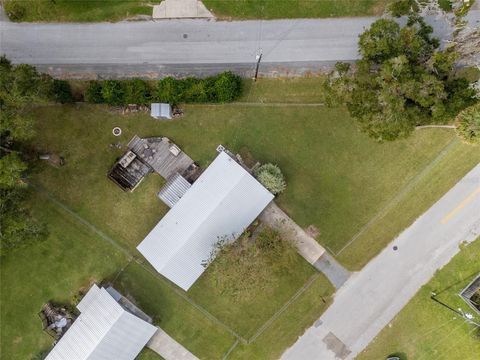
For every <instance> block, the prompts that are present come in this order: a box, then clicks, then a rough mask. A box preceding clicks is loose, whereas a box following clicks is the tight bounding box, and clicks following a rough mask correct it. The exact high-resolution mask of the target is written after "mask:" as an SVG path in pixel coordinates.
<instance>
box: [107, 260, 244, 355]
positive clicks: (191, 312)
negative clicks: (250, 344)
mask: <svg viewBox="0 0 480 360" xmlns="http://www.w3.org/2000/svg"><path fill="white" fill-rule="evenodd" d="M114 287H115V288H116V289H117V290H119V291H120V292H121V293H123V294H125V295H126V296H129V297H132V298H133V299H135V301H136V303H137V304H138V305H139V307H140V308H141V309H142V310H143V311H145V312H146V313H147V314H149V315H150V316H152V318H153V319H154V323H155V324H156V325H158V326H160V327H161V328H162V329H163V330H165V331H166V332H167V333H168V334H169V335H171V336H172V337H174V338H175V339H176V340H177V341H178V342H180V343H181V344H182V345H183V346H185V347H186V348H187V349H188V350H190V351H191V352H192V353H193V354H195V355H196V356H198V357H199V358H201V359H220V358H221V357H222V355H223V354H224V353H226V352H227V350H228V349H229V347H230V346H231V345H232V343H233V342H234V341H235V338H234V336H233V335H231V334H230V333H229V332H228V331H227V330H225V328H223V327H222V326H221V325H219V324H218V323H216V322H214V321H212V320H211V319H209V318H208V317H207V316H205V315H204V314H203V313H202V312H201V311H199V310H198V308H196V307H195V306H193V305H192V304H190V303H189V302H188V301H187V300H186V299H185V298H183V297H181V296H180V295H178V294H177V293H176V292H175V291H173V290H172V289H173V287H172V285H170V284H168V283H167V281H166V280H164V279H162V278H160V277H159V275H157V274H156V273H154V272H153V270H152V272H149V271H147V270H145V268H143V267H142V266H140V265H138V264H137V263H130V264H129V266H128V267H127V268H126V269H125V270H124V271H123V272H122V273H121V274H120V276H119V277H118V279H117V280H116V281H115V283H114ZM179 291H180V290H179Z"/></svg>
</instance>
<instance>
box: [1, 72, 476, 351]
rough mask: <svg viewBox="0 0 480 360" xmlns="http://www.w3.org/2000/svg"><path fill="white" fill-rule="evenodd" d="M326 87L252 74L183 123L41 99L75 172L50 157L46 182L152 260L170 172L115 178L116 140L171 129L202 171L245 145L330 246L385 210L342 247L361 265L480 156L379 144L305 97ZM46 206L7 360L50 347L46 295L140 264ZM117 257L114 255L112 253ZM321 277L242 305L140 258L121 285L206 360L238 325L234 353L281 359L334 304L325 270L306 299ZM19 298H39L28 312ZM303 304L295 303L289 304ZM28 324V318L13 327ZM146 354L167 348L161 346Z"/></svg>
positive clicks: (42, 115)
mask: <svg viewBox="0 0 480 360" xmlns="http://www.w3.org/2000/svg"><path fill="white" fill-rule="evenodd" d="M320 83H321V79H319V78H308V79H296V80H260V81H259V82H257V83H256V84H255V85H253V84H252V83H247V86H246V91H245V94H244V96H243V97H242V99H241V100H240V102H239V103H235V104H230V105H195V106H193V105H189V106H185V107H184V110H185V116H184V117H183V118H182V119H180V120H178V121H172V122H159V121H154V120H153V119H151V118H150V117H149V116H148V115H147V114H136V115H128V116H121V115H119V114H117V113H113V112H110V111H108V109H107V108H106V107H104V106H95V105H85V104H80V105H68V106H56V105H55V106H42V107H35V108H32V110H31V113H32V115H33V116H35V117H36V119H37V120H38V129H37V130H38V134H39V136H37V138H36V140H35V146H36V147H37V149H39V150H41V151H50V152H55V153H58V154H61V155H62V156H64V157H65V160H66V164H65V166H63V167H61V168H53V167H50V166H48V165H47V164H39V165H38V167H37V169H36V171H35V173H34V174H33V175H32V181H33V182H34V183H35V184H38V185H39V186H40V187H41V188H44V189H45V190H46V191H47V192H49V193H51V194H52V195H53V196H54V197H55V198H56V199H58V200H59V201H61V202H62V203H64V204H66V205H67V206H68V207H69V208H70V209H72V211H73V212H75V213H76V214H78V215H79V216H81V217H82V218H84V219H85V220H86V221H88V222H90V223H91V224H93V225H94V226H96V227H98V228H99V230H101V231H102V232H103V233H105V234H106V235H108V236H110V237H112V238H113V239H114V240H115V241H117V242H118V243H119V244H120V245H121V246H122V247H123V248H124V249H126V251H127V252H130V253H132V254H136V255H138V256H139V254H138V253H137V252H136V250H135V247H136V245H138V243H139V242H140V241H141V240H142V239H143V237H144V236H145V235H146V234H147V233H148V232H149V231H150V229H151V228H152V227H153V226H154V225H155V223H156V222H157V221H158V220H159V219H160V218H161V217H162V216H163V214H164V213H165V211H166V210H167V209H166V207H165V206H164V205H162V204H161V202H160V201H159V200H158V199H157V198H156V192H157V191H158V189H159V188H160V186H161V185H162V184H163V180H162V179H161V178H160V177H159V176H157V175H153V174H152V175H149V177H148V178H147V179H146V180H145V181H144V182H143V183H142V184H141V185H140V186H139V188H138V189H137V190H136V191H135V192H133V193H124V192H122V191H121V190H120V189H119V188H118V187H117V186H116V185H115V184H113V183H112V182H110V181H108V180H107V178H106V173H107V171H108V170H109V168H110V167H111V166H112V164H113V163H114V161H115V159H116V158H117V157H118V156H120V155H121V154H122V153H123V151H124V150H118V149H115V148H112V147H111V146H110V144H112V143H116V142H120V143H122V144H126V143H127V142H128V141H129V140H130V138H131V137H132V136H133V135H134V134H138V135H140V136H158V135H163V136H168V137H169V138H170V139H172V140H173V141H174V142H176V143H177V144H178V145H179V146H181V147H182V148H183V149H184V150H185V151H186V152H187V153H188V154H189V155H190V156H191V157H192V158H194V159H195V160H196V161H198V162H199V163H200V165H202V166H206V165H208V163H209V162H210V161H211V160H212V159H213V157H214V156H215V147H216V146H217V145H218V144H224V145H226V146H228V147H230V148H231V149H232V150H234V151H238V150H240V149H242V148H247V149H248V150H249V151H250V152H251V154H252V155H253V156H254V157H255V158H257V159H258V160H260V161H271V162H274V163H278V165H279V166H280V167H281V169H282V170H283V171H284V173H285V175H286V178H287V183H288V187H287V190H286V192H285V193H284V194H282V195H281V196H280V197H279V198H278V202H279V204H280V205H281V206H282V208H284V209H285V210H286V211H287V212H288V213H289V214H290V215H291V216H292V217H293V219H295V220H296V221H297V222H298V223H299V224H300V225H301V226H308V225H310V224H314V225H315V226H316V227H317V228H318V229H319V230H320V235H319V237H318V240H319V242H320V243H322V244H323V245H325V246H328V247H329V248H332V249H333V250H334V252H336V251H338V250H339V249H341V248H342V247H344V245H345V244H347V243H348V242H349V241H350V240H351V239H352V237H353V236H355V234H357V233H358V232H359V231H360V230H361V229H362V228H364V226H365V224H367V223H369V222H370V221H371V220H372V218H373V219H375V221H373V222H371V225H370V226H369V227H368V229H367V230H366V231H365V232H364V233H363V235H362V236H360V237H358V238H357V240H356V241H355V242H353V243H352V245H350V246H349V247H348V248H347V249H346V250H344V251H343V252H342V254H341V255H340V259H341V260H342V262H343V263H344V264H346V265H347V266H349V267H351V268H359V267H361V266H362V264H364V263H365V262H366V261H368V259H370V258H371V257H372V256H374V255H375V254H376V253H378V251H379V250H381V249H382V248H383V247H384V246H385V245H386V244H387V243H388V242H389V241H391V240H392V238H393V237H394V236H395V234H397V233H398V232H399V231H401V230H402V228H404V227H405V226H408V225H409V223H411V221H413V219H415V218H416V217H417V216H419V215H420V214H421V212H422V211H423V210H424V209H426V208H428V206H429V205H430V204H431V203H433V202H434V201H435V200H436V199H438V198H439V197H440V196H441V195H442V193H443V192H445V191H446V190H448V187H449V186H451V185H453V184H454V183H455V182H456V181H457V180H458V179H459V178H461V177H462V176H463V175H464V174H465V173H466V172H467V171H468V170H470V169H471V168H472V167H473V166H474V165H475V164H476V163H478V162H479V161H480V152H478V149H476V148H474V147H468V146H466V145H463V144H461V143H460V142H458V141H457V140H456V138H455V135H454V133H453V132H452V131H449V130H445V129H428V130H424V131H417V132H416V133H415V134H413V136H412V137H411V138H409V139H407V140H401V141H397V142H394V143H386V144H378V143H375V142H374V141H372V140H370V139H369V138H368V137H366V136H365V135H363V134H361V133H360V132H358V131H357V129H356V128H355V126H354V125H353V123H352V120H351V119H350V118H349V116H348V114H347V113H346V111H345V110H343V109H329V108H325V107H321V106H313V107H305V106H301V105H300V106H299V105H295V104H303V103H320V102H322V96H321V92H320V91H319V87H320ZM255 102H259V103H260V104H254V103H255ZM268 102H271V103H272V102H273V103H289V104H290V105H286V106H270V105H268V104H266V103H268ZM114 126H120V127H121V128H122V130H123V134H122V136H120V137H119V138H116V137H114V136H113V135H112V134H111V129H112V128H113V127H114ZM399 194H401V196H399ZM35 204H36V205H35V206H36V207H35V209H36V210H35V213H36V214H37V215H38V216H39V217H41V218H42V219H44V220H45V221H46V222H47V223H48V224H50V227H51V228H52V230H51V236H50V239H49V240H48V241H47V242H46V243H44V244H41V245H38V246H35V247H32V248H29V249H26V250H25V252H22V253H19V255H18V256H12V257H9V258H7V259H6V260H5V261H2V264H1V266H2V268H1V271H2V285H1V286H2V290H3V291H2V295H1V300H2V309H1V311H2V334H3V336H2V351H3V352H4V354H6V355H7V358H15V357H11V356H13V355H11V354H17V351H18V354H20V355H19V356H20V357H19V358H24V357H28V356H31V355H32V354H34V353H35V352H38V351H40V350H42V349H43V348H45V347H46V346H48V344H49V343H50V339H48V337H47V336H46V335H44V334H43V333H41V331H40V329H37V326H38V327H39V322H38V320H37V318H36V313H37V312H38V309H39V307H40V306H41V305H42V304H43V303H44V302H45V301H47V300H49V299H50V298H54V299H55V298H59V299H65V300H68V299H69V298H70V297H71V296H72V295H73V293H75V292H76V291H78V289H79V287H81V286H86V285H87V284H88V283H89V281H90V280H91V279H103V278H108V277H109V276H111V275H112V274H116V273H117V272H118V271H119V269H120V268H121V267H123V266H124V265H125V264H126V262H127V259H126V256H125V255H124V254H122V253H118V252H116V251H115V249H116V248H115V247H113V246H112V245H111V244H108V243H105V240H104V239H101V238H99V237H98V236H96V235H94V234H91V233H90V231H86V230H85V229H84V228H82V226H79V224H78V223H77V222H76V221H74V218H73V219H72V217H71V215H70V216H66V214H65V213H63V212H62V211H58V210H57V209H56V208H53V207H52V206H51V205H48V204H49V202H46V201H45V199H41V198H36V199H35ZM379 213H380V214H381V215H382V216H378V214H379ZM139 218H141V221H138V219H139ZM132 219H136V220H135V221H132ZM105 256H109V257H111V258H112V260H111V261H105ZM140 258H141V257H140ZM31 259H33V260H31ZM65 259H71V262H70V261H65ZM52 264H53V265H52ZM37 268H38V269H39V270H38V271H37V270H36V269H37ZM33 272H36V276H35V277H32V276H31V274H32V273H33ZM311 274H312V270H311V268H310V267H309V266H308V265H306V264H305V263H302V262H301V261H299V263H298V265H296V266H295V270H292V274H288V275H285V276H282V277H281V279H279V280H278V283H279V286H280V288H278V289H274V294H275V297H278V298H276V299H273V300H272V299H271V298H269V297H267V296H263V297H262V296H259V298H258V299H256V301H255V303H251V304H248V303H245V304H240V306H236V305H235V304H233V303H232V302H231V301H229V299H227V298H221V297H217V296H214V295H213V289H212V286H213V285H212V283H211V282H210V280H211V279H210V280H209V279H208V271H207V272H206V273H205V278H202V279H201V280H200V282H199V283H198V286H197V285H195V287H194V288H193V289H192V290H191V291H190V292H189V293H187V294H186V296H187V298H185V293H183V292H181V293H178V291H179V290H175V288H174V287H172V286H171V285H170V284H169V283H168V282H167V281H166V280H165V279H163V278H161V277H160V276H159V275H157V274H156V273H154V272H153V273H151V272H148V271H147V270H145V269H144V268H143V267H141V266H139V265H138V264H136V263H131V264H130V265H129V266H128V267H127V268H126V270H125V271H124V272H123V273H122V274H121V275H120V277H119V278H118V279H117V281H116V284H117V285H118V287H119V288H120V289H121V290H122V291H124V292H126V293H127V294H129V295H131V296H132V297H133V298H134V299H135V300H136V301H137V302H138V303H139V305H140V306H141V307H142V308H144V310H145V311H146V312H147V313H150V314H151V315H154V316H155V319H156V320H157V321H158V322H159V324H160V325H161V326H162V327H163V328H165V330H166V331H167V332H170V335H171V336H173V337H174V338H176V339H178V340H179V341H180V342H182V344H183V345H184V346H186V347H187V348H188V349H190V350H191V351H192V352H193V353H194V354H196V355H198V356H200V357H201V358H206V359H211V358H219V357H222V356H223V354H225V352H226V351H227V350H228V349H230V348H231V347H232V345H233V344H234V343H235V342H236V339H235V337H234V335H233V334H232V333H231V332H229V330H227V328H229V329H231V330H232V331H234V332H238V333H239V335H240V336H242V337H248V338H249V339H250V341H249V342H243V343H242V341H240V342H238V343H237V345H236V346H235V347H234V348H233V350H232V352H231V354H230V355H229V358H232V359H251V358H262V359H264V358H265V359H274V358H278V356H279V354H280V353H281V352H282V351H283V350H284V349H285V348H286V347H287V346H289V345H290V344H292V343H293V342H294V341H295V340H296V338H297V337H298V336H299V335H300V334H301V333H302V331H303V330H304V329H305V328H306V327H308V326H310V325H311V323H312V322H313V321H314V320H315V319H316V318H318V316H319V315H320V314H321V312H322V311H323V310H324V309H325V308H326V306H327V305H328V303H329V302H330V301H331V300H330V294H331V293H332V292H333V289H332V288H331V285H330V284H329V283H328V281H327V280H326V279H325V278H324V277H323V276H321V275H319V276H318V277H317V278H315V279H314V281H313V282H312V283H311V284H310V286H308V287H307V288H306V289H305V291H304V292H303V293H301V294H298V297H297V296H293V295H294V294H295V293H296V292H297V291H298V290H299V289H300V288H301V287H302V286H303V285H304V284H305V282H306V281H307V279H312V277H311ZM7 289H8V292H7V291H6V290H7ZM205 289H210V290H212V291H208V290H205ZM17 294H19V295H17ZM27 294H28V295H27ZM152 294H154V295H155V296H153V295H152ZM18 296H20V297H22V298H23V297H27V298H28V299H29V300H28V301H25V305H23V307H18V309H17V305H16V302H18V299H19V297H18ZM292 296H293V297H292ZM189 299H190V300H189ZM289 300H291V304H290V305H289V306H288V307H286V308H282V306H283V305H284V304H285V303H286V302H287V301H289ZM190 301H194V303H195V304H200V305H201V306H202V307H204V308H206V310H208V311H209V312H210V313H211V314H212V315H213V316H215V317H216V318H217V319H218V320H214V319H212V318H211V317H210V316H208V315H206V314H205V313H204V312H203V310H199V308H198V307H195V306H199V305H192V304H191V303H190ZM270 303H271V304H270ZM270 305H271V306H270ZM281 308H282V311H281V312H278V311H279V310H280V309H281ZM195 309H196V310H195ZM274 313H275V315H274V316H273V318H272V315H273V314H274ZM17 317H18V318H17ZM17 320H18V321H19V324H20V325H19V326H12V324H13V322H15V321H17ZM219 322H221V323H224V325H222V324H220V323H219ZM264 324H267V325H268V326H265V328H263V326H264ZM207 328H208V329H209V330H208V331H204V329H207ZM8 355H11V356H10V357H9V356H8ZM142 356H143V357H144V358H145V359H150V358H152V357H154V355H153V354H151V353H148V352H146V353H145V354H142Z"/></svg>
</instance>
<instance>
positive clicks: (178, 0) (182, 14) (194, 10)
mask: <svg viewBox="0 0 480 360" xmlns="http://www.w3.org/2000/svg"><path fill="white" fill-rule="evenodd" d="M152 17H153V18H154V19H155V20H159V19H213V18H214V16H213V14H212V13H211V12H210V11H208V9H207V8H206V7H205V5H203V3H202V2H201V1H199V0H163V1H162V2H161V3H160V5H154V6H153V15H152Z"/></svg>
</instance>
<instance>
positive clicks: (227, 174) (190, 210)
mask: <svg viewBox="0 0 480 360" xmlns="http://www.w3.org/2000/svg"><path fill="white" fill-rule="evenodd" d="M272 199H273V195H272V194H271V193H270V192H269V191H268V190H267V189H265V188H264V187H263V186H262V185H261V184H260V183H259V182H258V181H257V180H256V179H255V178H254V177H253V176H251V175H250V174H249V173H248V172H247V171H246V170H245V169H244V168H243V167H241V166H240V165H239V164H238V163H237V162H236V161H235V160H233V159H232V158H231V157H230V156H229V155H227V154H226V153H225V152H221V153H220V154H219V155H218V156H217V158H216V159H215V160H214V161H213V162H212V164H211V165H210V166H209V167H208V168H207V169H206V170H205V171H204V172H203V174H202V175H201V176H200V177H199V178H198V179H197V181H195V183H194V184H193V185H192V187H191V188H190V189H189V190H188V191H187V192H186V193H185V195H183V197H182V198H181V199H180V200H179V201H178V202H177V204H176V205H175V206H174V207H173V208H172V209H171V210H170V211H169V212H168V213H167V214H166V215H165V216H164V217H163V218H162V220H160V222H159V223H158V224H157V225H156V226H155V227H154V228H153V230H152V231H151V232H150V233H149V234H148V235H147V237H146V238H145V239H144V240H143V241H142V242H141V243H140V244H139V245H138V247H137V249H138V250H139V251H140V252H141V253H142V254H143V256H145V258H146V259H147V260H148V261H149V262H150V263H151V264H152V265H153V267H154V268H155V269H156V270H157V271H158V272H159V273H161V274H162V275H164V276H165V277H167V278H168V279H170V280H171V281H172V282H174V283H175V284H177V285H178V286H180V287H181V288H182V289H184V290H188V289H189V288H190V286H192V285H193V283H194V282H195V281H196V280H197V279H198V277H199V276H200V275H201V274H202V273H203V272H204V271H205V267H204V265H202V264H204V262H205V261H206V260H208V258H209V257H210V254H211V252H212V250H213V249H214V245H215V244H216V243H217V242H218V240H219V239H224V238H226V239H228V240H233V239H236V238H237V237H238V236H239V235H241V234H242V232H243V231H244V230H245V229H246V228H247V227H248V226H249V225H250V224H251V223H252V221H253V220H255V218H256V217H257V216H258V215H259V214H260V213H261V212H262V210H263V209H264V208H265V207H266V206H267V205H268V204H269V203H270V201H271V200H272Z"/></svg>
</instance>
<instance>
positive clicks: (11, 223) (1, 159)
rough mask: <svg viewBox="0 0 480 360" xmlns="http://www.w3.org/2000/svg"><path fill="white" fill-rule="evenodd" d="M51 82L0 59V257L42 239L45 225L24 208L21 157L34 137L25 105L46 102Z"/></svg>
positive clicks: (27, 68) (25, 167) (24, 168)
mask: <svg viewBox="0 0 480 360" xmlns="http://www.w3.org/2000/svg"><path fill="white" fill-rule="evenodd" d="M52 84H53V80H52V78H51V77H50V76H48V75H42V74H39V73H38V72H37V71H36V69H35V68H33V67H32V66H30V65H17V66H13V65H12V64H11V62H10V61H9V60H8V59H7V58H6V57H0V140H1V146H0V255H5V254H6V253H7V252H9V251H11V250H13V249H15V248H18V247H22V246H26V245H28V244H31V243H33V242H35V241H40V240H43V239H45V235H46V229H45V226H43V225H42V224H40V223H38V222H37V221H36V220H35V219H34V218H33V217H32V216H31V215H30V212H29V209H28V206H27V201H26V200H27V198H28V192H27V191H26V186H25V182H24V181H23V178H24V177H25V174H26V172H27V171H28V164H27V163H26V162H24V160H23V159H22V158H21V154H22V151H23V148H24V147H25V144H26V143H27V142H28V141H29V140H30V139H31V138H32V137H33V135H34V130H33V129H34V123H33V118H32V117H30V116H27V115H25V112H26V106H28V105H29V104H30V103H31V102H34V101H47V100H48V99H49V96H50V95H51V93H52V92H51V90H52V87H51V85H52Z"/></svg>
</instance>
